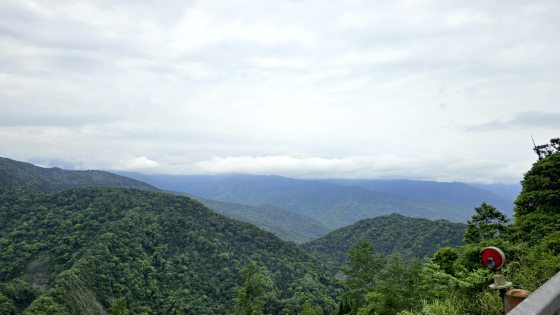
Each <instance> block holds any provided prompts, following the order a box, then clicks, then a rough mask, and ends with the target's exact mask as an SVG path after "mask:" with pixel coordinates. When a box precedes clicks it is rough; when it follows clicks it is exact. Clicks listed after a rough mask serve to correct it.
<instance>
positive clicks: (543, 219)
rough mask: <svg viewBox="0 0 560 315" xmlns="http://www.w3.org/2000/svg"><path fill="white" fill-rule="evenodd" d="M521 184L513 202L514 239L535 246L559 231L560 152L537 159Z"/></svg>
mask: <svg viewBox="0 0 560 315" xmlns="http://www.w3.org/2000/svg"><path fill="white" fill-rule="evenodd" d="M553 140H554V139H553ZM551 141H552V140H551ZM521 184H522V190H521V193H520V194H519V196H518V197H517V199H516V200H515V205H516V206H515V209H514V212H515V222H514V224H513V228H514V231H515V238H516V239H517V240H519V241H521V240H523V241H525V242H527V243H529V244H535V243H537V242H539V241H540V239H542V238H543V237H544V236H546V235H548V234H550V233H553V232H555V231H558V230H560V152H555V153H552V154H550V155H548V156H546V157H543V158H540V159H539V160H538V161H537V162H536V163H534V164H533V167H532V168H531V169H530V170H529V171H528V172H527V173H525V176H524V177H523V181H522V182H521Z"/></svg>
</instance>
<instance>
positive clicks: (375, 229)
mask: <svg viewBox="0 0 560 315" xmlns="http://www.w3.org/2000/svg"><path fill="white" fill-rule="evenodd" d="M465 229H466V225H465V224H462V223H452V222H449V221H446V220H436V221H430V220H427V219H420V218H409V217H404V216H402V215H398V214H391V215H387V216H380V217H376V218H372V219H365V220H361V221H359V222H357V223H354V224H352V225H349V226H346V227H343V228H340V229H338V230H335V231H332V232H330V233H329V234H327V235H325V236H323V237H321V238H318V239H316V240H313V241H311V242H309V243H305V244H303V245H302V248H303V249H304V250H305V251H307V252H309V253H311V254H313V255H315V256H316V257H318V258H319V260H321V261H324V262H328V263H329V264H330V266H331V268H333V269H336V267H339V266H342V265H343V264H344V262H345V260H346V257H347V254H348V252H349V250H350V249H351V248H352V247H353V246H354V245H356V244H357V243H359V242H360V241H368V242H370V243H371V244H373V246H374V248H375V251H376V252H377V253H382V254H385V255H391V254H400V255H403V256H406V257H430V256H432V255H433V254H434V253H435V252H436V251H437V250H438V249H439V248H441V247H445V246H451V247H457V246H459V245H462V244H463V234H464V232H465Z"/></svg>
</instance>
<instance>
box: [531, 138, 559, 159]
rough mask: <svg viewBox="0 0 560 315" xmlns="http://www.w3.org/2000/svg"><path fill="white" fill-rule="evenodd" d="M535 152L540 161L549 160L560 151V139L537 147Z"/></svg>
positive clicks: (554, 139) (553, 139)
mask: <svg viewBox="0 0 560 315" xmlns="http://www.w3.org/2000/svg"><path fill="white" fill-rule="evenodd" d="M533 151H535V153H536V154H537V155H538V156H539V160H542V159H544V158H547V157H549V156H551V155H552V154H554V153H555V152H559V151H560V138H552V139H550V143H547V144H541V145H535V147H534V148H533Z"/></svg>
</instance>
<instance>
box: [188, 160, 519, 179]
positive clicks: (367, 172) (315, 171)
mask: <svg viewBox="0 0 560 315" xmlns="http://www.w3.org/2000/svg"><path fill="white" fill-rule="evenodd" d="M526 168H527V166H526V165H523V163H513V164H512V163H507V162H505V161H493V160H487V159H481V158H477V159H460V158H459V159H448V158H445V157H443V156H415V157H409V158H402V157H398V156H390V155H386V156H354V157H345V158H319V157H297V156H286V155H281V156H235V157H232V156H230V157H214V158H212V159H210V160H207V161H201V162H197V163H196V164H195V165H194V166H193V169H194V170H196V171H197V172H201V173H210V174H228V173H249V174H259V175H270V174H275V175H284V176H291V177H298V178H392V179H394V178H405V179H420V180H440V181H468V182H484V183H490V182H495V181H498V182H499V181H504V182H515V181H517V180H518V178H519V174H520V173H521V172H524V171H525V170H526Z"/></svg>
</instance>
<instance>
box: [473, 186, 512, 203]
mask: <svg viewBox="0 0 560 315" xmlns="http://www.w3.org/2000/svg"><path fill="white" fill-rule="evenodd" d="M470 185H472V186H475V187H478V188H482V189H486V190H488V191H491V192H493V193H495V194H496V195H499V196H502V197H504V198H507V199H511V200H515V199H517V196H519V193H521V183H517V184H470Z"/></svg>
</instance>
